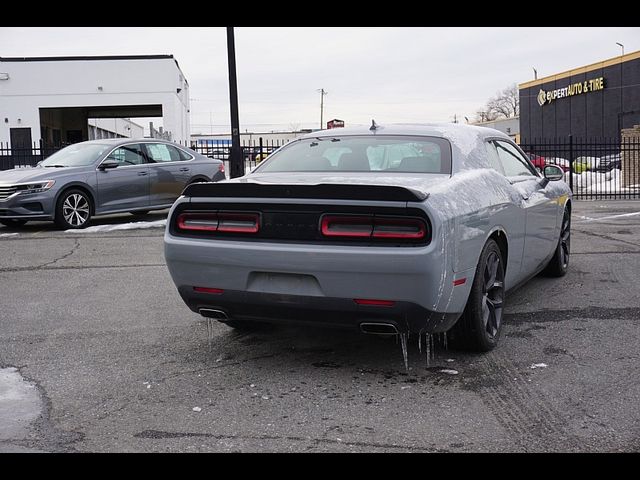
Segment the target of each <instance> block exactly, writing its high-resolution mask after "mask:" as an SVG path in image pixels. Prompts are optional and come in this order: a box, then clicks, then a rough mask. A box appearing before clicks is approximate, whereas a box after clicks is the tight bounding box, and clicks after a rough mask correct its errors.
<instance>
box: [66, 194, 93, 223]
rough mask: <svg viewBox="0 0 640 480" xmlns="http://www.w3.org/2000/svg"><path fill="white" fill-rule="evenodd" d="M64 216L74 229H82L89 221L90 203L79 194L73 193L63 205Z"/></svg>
mask: <svg viewBox="0 0 640 480" xmlns="http://www.w3.org/2000/svg"><path fill="white" fill-rule="evenodd" d="M62 216H63V217H64V219H65V221H66V222H67V223H68V224H69V225H71V226H72V227H80V226H82V225H84V224H85V222H86V221H87V220H88V219H89V201H88V200H87V199H86V198H85V197H84V196H83V195H81V194H79V193H72V194H71V195H69V196H68V197H67V198H65V199H64V202H63V203H62Z"/></svg>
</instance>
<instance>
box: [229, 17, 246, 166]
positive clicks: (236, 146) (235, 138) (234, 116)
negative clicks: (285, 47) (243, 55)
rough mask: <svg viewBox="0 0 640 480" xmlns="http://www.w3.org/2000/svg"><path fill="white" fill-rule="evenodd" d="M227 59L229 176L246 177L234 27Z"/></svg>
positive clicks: (230, 29) (230, 36) (230, 33)
mask: <svg viewBox="0 0 640 480" xmlns="http://www.w3.org/2000/svg"><path fill="white" fill-rule="evenodd" d="M227 57H228V63H229V103H230V107H231V152H230V155H229V170H231V172H230V174H229V176H230V177H231V178H236V177H241V176H243V175H244V159H243V158H242V148H241V147H240V120H239V117H238V81H237V78H236V47H235V39H234V35H233V27H227Z"/></svg>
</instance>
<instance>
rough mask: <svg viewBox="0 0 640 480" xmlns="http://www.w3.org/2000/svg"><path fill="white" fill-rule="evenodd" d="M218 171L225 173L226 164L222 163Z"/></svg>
mask: <svg viewBox="0 0 640 480" xmlns="http://www.w3.org/2000/svg"><path fill="white" fill-rule="evenodd" d="M218 171H219V172H221V173H224V162H220V165H218Z"/></svg>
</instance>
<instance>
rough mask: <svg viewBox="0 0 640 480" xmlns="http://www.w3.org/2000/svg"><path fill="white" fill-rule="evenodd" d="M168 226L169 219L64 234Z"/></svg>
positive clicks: (91, 228)
mask: <svg viewBox="0 0 640 480" xmlns="http://www.w3.org/2000/svg"><path fill="white" fill-rule="evenodd" d="M166 225H167V219H166V218H165V219H162V220H155V221H153V222H130V223H120V224H116V225H95V226H93V227H87V228H85V229H81V230H75V229H71V230H65V231H64V233H98V232H113V231H115V230H140V229H145V228H164V227H165V226H166Z"/></svg>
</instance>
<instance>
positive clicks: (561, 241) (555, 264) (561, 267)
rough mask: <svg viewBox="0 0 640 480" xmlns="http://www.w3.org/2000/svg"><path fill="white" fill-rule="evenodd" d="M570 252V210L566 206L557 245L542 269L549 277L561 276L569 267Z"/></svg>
mask: <svg viewBox="0 0 640 480" xmlns="http://www.w3.org/2000/svg"><path fill="white" fill-rule="evenodd" d="M570 253H571V210H570V209H569V208H568V207H567V208H565V209H564V215H563V217H562V226H561V227H560V238H558V245H557V246H556V251H555V253H554V254H553V257H552V258H551V260H549V263H548V264H547V266H546V267H545V269H544V270H543V271H542V273H543V274H544V275H546V276H549V277H562V276H564V275H565V274H566V273H567V269H568V268H569V254H570Z"/></svg>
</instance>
